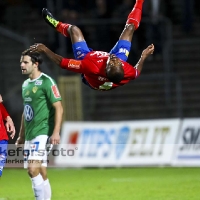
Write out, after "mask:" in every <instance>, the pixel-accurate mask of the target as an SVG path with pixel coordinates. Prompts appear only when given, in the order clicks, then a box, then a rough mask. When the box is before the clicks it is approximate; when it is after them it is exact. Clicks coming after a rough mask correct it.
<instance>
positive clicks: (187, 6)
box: [183, 0, 194, 33]
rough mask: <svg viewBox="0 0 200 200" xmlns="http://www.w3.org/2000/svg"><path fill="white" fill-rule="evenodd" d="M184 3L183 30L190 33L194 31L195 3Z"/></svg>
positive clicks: (191, 0)
mask: <svg viewBox="0 0 200 200" xmlns="http://www.w3.org/2000/svg"><path fill="white" fill-rule="evenodd" d="M183 3H184V6H183V30H184V31H185V33H190V32H191V31H192V29H193V15H194V1H193V0H184V2H183Z"/></svg>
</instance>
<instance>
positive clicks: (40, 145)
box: [16, 51, 63, 200]
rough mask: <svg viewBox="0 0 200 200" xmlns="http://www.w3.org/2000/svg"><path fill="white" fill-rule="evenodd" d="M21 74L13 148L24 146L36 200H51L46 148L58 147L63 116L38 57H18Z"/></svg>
mask: <svg viewBox="0 0 200 200" xmlns="http://www.w3.org/2000/svg"><path fill="white" fill-rule="evenodd" d="M20 63H21V70H22V74H24V75H28V76H29V78H28V79H27V80H25V81H24V83H23V85H22V97H23V102H24V112H23V114H22V120H21V127H20V132H19V138H18V139H17V141H16V145H17V146H18V145H20V144H24V142H25V145H24V152H25V153H24V154H25V155H24V162H25V163H24V165H25V168H26V167H27V168H28V174H29V176H30V178H31V181H32V188H33V191H34V195H35V198H36V200H42V199H44V200H49V199H51V186H50V183H49V181H48V179H47V171H46V167H47V151H46V144H47V141H48V138H49V137H50V140H49V141H50V143H51V144H53V145H54V144H59V142H60V128H61V121H62V114H63V107H62V104H61V96H60V93H59V91H58V88H57V85H56V83H55V81H54V80H53V79H52V78H51V77H49V76H48V75H46V74H44V73H42V72H41V69H40V64H41V63H42V58H41V55H40V54H39V53H30V52H29V51H26V52H25V53H22V56H21V60H20Z"/></svg>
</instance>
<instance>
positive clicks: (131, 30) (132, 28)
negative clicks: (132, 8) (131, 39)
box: [126, 24, 135, 32]
mask: <svg viewBox="0 0 200 200" xmlns="http://www.w3.org/2000/svg"><path fill="white" fill-rule="evenodd" d="M126 29H127V30H128V31H129V32H134V30H135V27H134V25H133V24H126Z"/></svg>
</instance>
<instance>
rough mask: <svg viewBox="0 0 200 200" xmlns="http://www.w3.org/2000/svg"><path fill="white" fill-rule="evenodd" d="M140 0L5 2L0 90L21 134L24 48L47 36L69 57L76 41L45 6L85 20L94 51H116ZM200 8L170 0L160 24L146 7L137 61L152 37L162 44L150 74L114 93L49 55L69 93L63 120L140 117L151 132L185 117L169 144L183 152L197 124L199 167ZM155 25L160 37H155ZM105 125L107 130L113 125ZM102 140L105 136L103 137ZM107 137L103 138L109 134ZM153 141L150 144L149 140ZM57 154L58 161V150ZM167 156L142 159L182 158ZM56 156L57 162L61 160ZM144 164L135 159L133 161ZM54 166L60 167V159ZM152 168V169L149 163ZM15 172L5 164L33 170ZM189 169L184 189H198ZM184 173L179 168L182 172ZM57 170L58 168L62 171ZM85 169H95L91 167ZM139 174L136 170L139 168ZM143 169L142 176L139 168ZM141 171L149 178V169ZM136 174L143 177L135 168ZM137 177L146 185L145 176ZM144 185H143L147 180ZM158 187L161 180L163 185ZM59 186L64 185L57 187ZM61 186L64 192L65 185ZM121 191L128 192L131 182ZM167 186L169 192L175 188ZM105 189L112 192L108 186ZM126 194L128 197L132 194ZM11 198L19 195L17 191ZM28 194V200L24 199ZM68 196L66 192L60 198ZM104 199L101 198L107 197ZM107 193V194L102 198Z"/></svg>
mask: <svg viewBox="0 0 200 200" xmlns="http://www.w3.org/2000/svg"><path fill="white" fill-rule="evenodd" d="M146 1H148V0H146ZM133 4H134V1H131V0H117V1H114V0H105V1H104V0H99V1H98V0H97V1H91V0H85V1H80V0H76V1H73V0H68V1H65V0H55V1H54V0H48V1H45V0H1V1H0V36H1V37H0V46H1V48H0V63H1V64H0V67H1V68H0V93H1V94H2V96H3V99H4V104H5V105H6V107H7V108H8V111H9V112H10V114H11V116H12V118H13V120H14V122H15V125H16V130H17V133H18V132H19V124H20V119H21V113H22V110H23V106H22V98H21V84H22V82H23V80H24V79H25V77H24V76H22V75H21V71H20V65H19V59H20V55H21V52H22V51H23V50H24V49H26V48H28V47H29V46H30V45H31V44H33V43H37V42H41V43H44V44H46V45H47V46H48V47H49V48H50V49H52V50H53V51H55V52H57V53H59V54H61V55H63V56H66V57H73V55H72V51H71V43H70V40H69V39H67V38H64V37H63V36H62V35H59V34H58V33H56V32H55V31H54V30H52V29H51V28H49V27H48V26H47V25H46V24H45V22H44V21H43V19H42V17H41V9H42V8H43V7H48V8H49V9H50V10H51V11H52V13H54V15H55V16H57V18H58V19H59V20H62V21H66V22H69V23H72V24H73V23H74V24H76V25H78V26H79V27H80V28H81V29H82V31H83V33H84V35H85V38H86V41H87V42H88V45H89V46H90V47H91V48H93V49H94V50H103V51H109V50H110V49H111V48H112V47H113V45H114V44H115V42H116V41H117V39H118V37H119V35H120V33H121V31H122V29H123V27H124V23H125V21H126V17H127V14H128V13H129V11H130V10H131V9H132V6H133ZM199 10H200V3H199V1H198V0H184V1H183V0H179V1H178V0H177V1H173V0H163V1H162V8H161V11H160V15H159V16H158V21H156V23H155V21H153V20H154V19H153V18H151V17H150V12H151V10H150V8H149V7H148V6H146V7H145V10H144V12H143V18H142V22H141V25H140V27H139V29H138V30H137V31H136V32H135V33H134V37H133V42H132V49H131V52H130V56H129V62H130V63H131V64H133V65H135V63H136V62H137V60H138V59H139V56H140V54H141V52H142V50H143V49H144V48H145V47H146V46H147V45H148V44H149V43H154V44H155V48H156V49H158V51H156V52H155V55H154V56H152V58H150V59H149V60H147V62H146V63H145V66H144V69H143V71H142V74H141V76H140V77H139V78H138V79H137V80H135V81H133V82H131V83H130V84H128V85H126V86H123V87H121V88H118V89H116V90H113V91H109V92H99V91H93V90H90V89H88V88H87V87H86V86H84V85H83V84H81V82H80V76H79V75H77V74H73V73H71V72H67V71H64V70H62V69H59V68H58V67H57V66H55V65H54V64H53V63H51V62H50V61H49V60H48V59H47V58H46V57H44V59H45V63H44V64H43V66H42V68H43V71H44V72H45V73H47V74H49V75H50V76H52V77H54V78H55V79H56V80H57V82H58V84H59V88H60V90H61V94H62V96H63V106H64V109H65V113H64V120H63V124H64V122H65V121H67V122H69V125H70V126H71V124H70V122H77V123H80V126H81V127H84V126H85V122H86V123H91V127H92V126H95V128H99V126H98V123H99V122H102V121H103V122H104V124H103V127H104V126H108V129H109V127H111V128H112V124H113V123H114V124H118V123H119V122H120V123H121V121H123V122H126V123H130V125H128V126H132V124H134V123H136V124H137V122H138V120H140V122H141V123H142V124H144V125H141V127H140V131H141V130H146V129H145V128H149V130H151V128H152V127H153V128H154V130H157V129H156V126H157V124H158V123H159V122H158V121H159V120H163V122H164V124H165V123H167V124H168V126H169V127H174V124H171V121H170V120H175V121H176V120H178V123H177V124H176V131H175V132H170V135H171V136H173V134H175V136H176V137H175V136H174V137H173V139H172V140H171V141H168V143H167V144H168V145H169V144H173V145H174V146H173V148H172V149H171V150H170V151H171V153H172V154H171V155H172V156H173V155H177V154H176V153H177V151H176V150H177V149H178V147H179V146H178V144H180V143H181V142H180V141H182V140H181V139H180V138H184V137H183V136H184V134H185V133H186V132H187V131H184V130H188V129H189V128H190V131H191V133H188V132H187V133H188V134H189V136H188V135H185V137H186V138H187V137H189V138H191V140H190V141H189V143H188V144H187V145H190V147H191V146H192V148H193V150H192V152H188V156H193V158H194V160H193V162H194V163H193V165H192V166H199V165H200V164H199V153H200V152H199V141H200V140H199V130H200V129H199V124H200V123H199V122H200V114H199V110H200V103H199V99H200V92H199V83H200V81H199V76H200V70H199V63H200V57H199V52H200V14H199ZM152 30H153V35H152V36H151V31H152ZM150 36H151V37H150ZM187 120H188V121H187ZM92 122H94V123H92ZM95 123H97V124H95ZM146 123H147V124H146ZM164 127H165V126H164ZM100 128H102V127H100ZM114 128H116V127H114ZM116 129H117V128H116ZM192 130H193V131H192ZM73 131H74V130H73ZM73 131H72V132H70V131H68V132H64V133H65V134H66V135H68V136H70V134H72V136H74V135H73V133H74V132H73ZM76 131H77V130H76ZM78 131H79V132H80V134H79V136H80V135H81V134H82V132H83V130H82V129H81V130H78ZM81 131H82V132H81ZM101 131H102V130H101ZM104 131H105V132H106V131H107V129H105V130H104ZM140 134H141V133H140ZM105 135H106V134H105ZM138 135H139V134H138ZM75 136H76V134H75ZM75 136H74V137H72V138H70V137H69V138H67V139H66V138H65V142H66V141H68V142H70V141H71V142H72V143H73V142H74V140H75V141H77V140H76V139H77V138H76V137H75ZM192 136H194V138H195V139H193V140H192ZM16 137H17V136H16ZM101 137H102V135H101ZM106 137H107V135H106ZM150 137H151V138H153V135H150ZM123 139H124V138H123ZM179 139H180V140H179ZM15 140H16V138H15V139H14V140H11V141H10V144H13V143H14V141H15ZM103 141H104V140H103ZM96 142H99V141H97V140H96ZM100 142H102V140H101V138H100ZM138 142H140V144H144V142H143V141H142V140H141V138H140V139H139V140H138ZM170 142H171V143H170ZM132 143H133V141H132ZM128 144H129V143H128ZM146 144H147V145H148V140H147V142H146ZM176 144H177V145H176ZM187 145H186V147H187ZM127 146H129V145H127ZM101 147H102V146H101ZM70 148H71V147H70ZM120 148H121V147H120ZM143 148H144V147H143V146H141V147H140V150H141V151H142V150H144V149H143ZM176 148H177V149H176ZM106 150H108V149H107V147H105V149H104V148H103V149H101V148H99V150H98V151H99V154H98V156H99V157H98V156H97V157H96V158H98V159H99V160H97V161H96V160H95V159H94V161H96V163H100V165H95V167H96V166H97V167H98V166H100V167H104V166H106V165H104V166H102V165H101V162H104V161H103V160H102V158H101V155H103V152H105V151H106ZM190 150H191V149H190ZM141 155H142V153H141ZM168 156H169V155H168ZM52 157H53V159H54V157H55V156H52ZM160 158H161V160H162V158H167V159H168V158H169V157H164V155H163V157H162V156H161V157H158V160H157V161H158V163H153V164H152V160H151V158H150V157H148V159H149V163H148V162H147V163H144V162H145V161H144V160H145V159H144V157H141V160H142V162H141V161H140V160H139V161H138V162H140V163H139V164H138V165H139V166H140V167H146V166H165V167H166V168H165V169H167V166H174V162H173V164H172V163H169V162H167V163H164V164H163V163H162V162H160V160H159V159H160ZM148 159H146V160H148ZM154 159H155V157H154ZM111 160H112V157H111ZM172 160H173V159H172V158H170V162H171V161H172ZM143 161H144V162H143ZM51 162H52V163H53V161H51ZM108 165H109V163H108ZM138 165H137V164H135V163H134V161H133V162H132V164H131V165H130V166H138ZM188 165H189V166H190V165H191V157H190V158H189V161H188V162H187V164H186V166H188ZM8 166H10V165H8ZM52 166H55V165H54V164H52ZM78 166H81V164H80V163H79V165H78ZM114 166H117V168H118V167H119V166H123V165H115V164H114ZM130 166H129V167H130ZM181 166H185V164H181ZM70 167H73V166H70ZM75 167H76V168H77V164H75ZM126 167H127V165H126ZM144 169H145V170H147V169H146V168H144ZM10 170H11V169H8V170H5V175H6V176H8V174H12V173H15V178H16V179H17V178H18V176H22V175H21V174H25V172H24V173H21V171H20V170H19V169H18V171H14V172H12V171H10ZM136 170H138V169H136ZM153 170H154V169H153ZM181 170H182V169H181ZM186 170H187V169H185V170H184V169H183V171H176V172H177V175H178V174H179V175H180V177H181V176H182V177H183V182H184V183H185V185H183V188H186V187H187V186H188V185H189V184H190V182H191V183H193V184H194V185H195V186H193V192H194V194H196V195H197V194H198V192H197V190H196V187H197V186H199V180H197V179H195V178H194V177H193V176H192V174H195V173H198V172H199V171H197V169H194V168H191V169H190V170H189V169H188V171H186ZM143 172H144V171H143ZM176 172H173V173H174V174H176ZM18 173H19V175H18ZM52 173H54V174H56V173H57V172H52ZM66 173H69V174H70V173H71V172H70V171H67V170H66ZM84 173H86V174H87V171H85V172H84ZM119 173H121V174H123V171H120V172H119ZM131 173H133V172H132V171H131ZM135 173H136V174H137V171H136V172H135ZM156 173H157V171H153V172H152V174H153V175H156ZM165 173H166V172H164V173H161V174H160V176H163V177H165V176H164V174H165ZM173 173H170V175H171V176H172V179H171V180H170V181H169V183H165V182H163V183H162V184H163V188H164V186H166V187H167V186H168V187H170V183H171V181H172V182H173V183H175V182H176V181H175V180H174V179H173V175H172V174H173ZM185 173H188V177H185V179H184V174H185ZM72 174H73V175H75V174H76V172H75V174H74V172H72ZM78 174H79V173H78ZM89 174H90V173H89ZM97 174H98V172H97ZM139 174H140V175H141V176H142V172H140V173H139ZM144 174H145V175H147V174H148V173H147V174H146V172H144ZM152 174H151V175H152ZM90 175H91V174H90ZM90 175H88V176H90ZM92 175H94V174H92ZM92 175H91V176H92ZM104 175H105V174H104ZM132 175H133V176H135V175H134V173H133V174H132ZM151 175H150V179H149V183H147V188H148V187H150V186H151V182H152V179H151V178H152V177H151ZM190 175H191V176H190ZM50 176H51V175H50ZM147 176H148V175H147ZM194 176H195V175H194ZM197 176H198V175H196V177H197ZM60 177H63V175H62V174H61V175H60ZM69 177H70V176H69ZM102 177H103V175H102ZM125 177H126V178H124V177H121V179H117V181H119V182H122V183H123V184H122V185H126V184H124V183H125V182H126V183H127V182H128V183H129V182H130V183H131V184H132V182H133V179H129V178H128V175H125ZM180 177H177V180H180V182H181V178H180ZM77 178H79V177H77ZM123 178H124V179H123ZM138 179H139V177H138ZM70 180H72V179H70ZM134 180H135V179H134ZM4 181H5V179H4ZM26 181H28V180H26ZM55 181H56V180H55ZM66 181H67V180H66ZM93 181H94V180H93ZM115 181H116V180H115ZM156 181H157V180H156ZM187 181H188V182H187ZM2 182H3V181H2ZM136 183H137V184H138V182H136ZM187 183H188V184H187ZM61 184H62V183H61ZM112 184H113V183H112ZM157 184H158V181H157ZM162 184H161V185H162ZM177 184H179V183H177ZM58 185H59V184H58ZM138 185H140V184H138ZM140 186H141V187H142V183H141V185H140ZM154 186H156V184H155V185H154ZM54 187H56V185H55V186H54ZM68 187H69V186H68ZM73 187H80V186H77V185H73V184H72V186H71V188H73ZM97 187H99V186H97ZM180 187H181V185H180ZM191 187H192V186H191ZM108 188H109V187H108ZM174 188H175V187H174ZM57 189H58V191H59V188H57ZM121 189H122V190H123V188H121ZM108 190H112V189H108ZM124 190H125V189H124ZM177 190H178V189H177ZM183 191H184V190H183ZM183 191H182V190H181V192H182V193H183V194H185V193H184V192H183ZM104 192H105V191H104ZM138 192H139V193H140V192H141V191H139V190H138ZM165 192H166V193H168V191H165ZM165 192H164V194H161V196H159V197H158V196H155V199H156V198H157V199H161V197H162V195H165V194H166V193H165ZM174 192H176V191H174ZM179 192H180V191H179ZM80 193H81V192H80ZM133 193H134V191H133ZM149 193H150V194H151V195H150V196H151V197H153V192H152V191H151V192H150V191H149ZM97 194H98V193H97ZM105 194H107V193H106V192H105ZM18 195H20V194H18ZM63 195H64V194H63ZM68 195H69V193H68ZM85 195H86V194H85ZM92 195H96V194H92ZM145 195H147V196H145V198H144V197H143V198H144V199H148V198H149V195H148V193H147V194H145ZM4 196H5V195H4ZM86 196H87V195H86ZM175 196H176V195H174V196H173V195H171V196H170V197H169V198H162V199H175ZM197 196H198V195H197ZM2 197H3V196H2ZM123 197H125V195H124V196H123ZM132 197H136V198H137V199H142V197H141V198H140V197H139V196H132ZM132 197H128V196H127V199H132ZM71 198H72V199H78V198H77V196H76V195H74V196H73V194H71ZM179 198H180V199H184V198H185V199H191V198H192V199H195V197H194V196H193V195H192V194H191V195H190V194H188V196H187V195H186V194H185V196H184V195H183V196H182V197H181V196H180V193H178V196H176V199H179ZM11 199H17V198H14V197H13V198H11ZM19 199H20V198H19ZM21 199H23V198H21ZM24 199H28V198H26V197H24ZM57 199H59V198H57ZM60 199H64V198H62V197H60ZM82 199H84V198H82ZM86 199H88V198H86ZM89 199H95V198H89ZM97 199H101V198H100V197H99V198H97ZM102 199H107V198H105V197H102ZM109 199H112V198H109ZM113 199H122V197H119V198H117V196H116V197H113ZM149 199H152V198H149Z"/></svg>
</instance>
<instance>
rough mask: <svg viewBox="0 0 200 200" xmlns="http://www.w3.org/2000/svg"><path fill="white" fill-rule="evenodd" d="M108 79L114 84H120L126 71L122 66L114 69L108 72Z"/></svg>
mask: <svg viewBox="0 0 200 200" xmlns="http://www.w3.org/2000/svg"><path fill="white" fill-rule="evenodd" d="M106 74H107V78H108V79H109V81H111V82H113V83H120V82H121V80H122V79H123V78H124V69H123V67H122V66H119V67H112V68H110V69H109V70H106Z"/></svg>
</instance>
